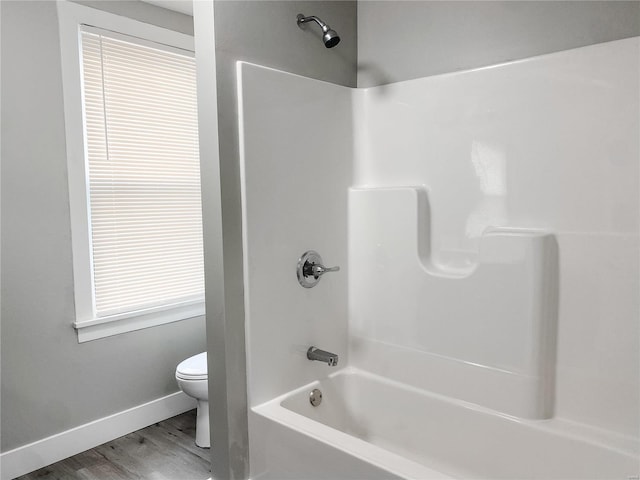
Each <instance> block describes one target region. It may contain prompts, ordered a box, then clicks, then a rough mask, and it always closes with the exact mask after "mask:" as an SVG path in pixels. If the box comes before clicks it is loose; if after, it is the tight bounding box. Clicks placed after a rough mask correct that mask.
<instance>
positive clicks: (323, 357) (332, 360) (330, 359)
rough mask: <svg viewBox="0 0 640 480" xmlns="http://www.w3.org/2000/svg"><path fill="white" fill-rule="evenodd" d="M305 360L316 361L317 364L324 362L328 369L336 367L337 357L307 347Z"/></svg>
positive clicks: (333, 354)
mask: <svg viewBox="0 0 640 480" xmlns="http://www.w3.org/2000/svg"><path fill="white" fill-rule="evenodd" d="M307 358H308V359H309V360H317V361H318V362H324V363H326V364H327V365H329V366H330V367H335V366H336V365H338V355H336V354H335V353H331V352H325V351H324V350H320V349H319V348H316V347H309V350H307Z"/></svg>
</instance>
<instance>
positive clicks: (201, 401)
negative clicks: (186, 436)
mask: <svg viewBox="0 0 640 480" xmlns="http://www.w3.org/2000/svg"><path fill="white" fill-rule="evenodd" d="M207 378H208V375H207V352H202V353H199V354H198V355H194V356H193V357H189V358H187V359H186V360H184V361H183V362H180V364H179V365H178V366H177V367H176V380H177V382H178V385H179V386H180V389H181V390H182V391H183V392H184V393H186V394H187V395H189V396H190V397H193V398H195V399H196V400H197V401H198V415H197V419H196V445H198V446H199V447H204V448H209V447H210V446H211V440H210V439H209V386H208V383H207Z"/></svg>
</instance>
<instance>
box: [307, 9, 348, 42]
mask: <svg viewBox="0 0 640 480" xmlns="http://www.w3.org/2000/svg"><path fill="white" fill-rule="evenodd" d="M307 22H316V23H317V24H318V25H319V26H320V28H321V29H322V41H323V42H324V46H325V47H327V48H333V47H335V46H336V45H337V44H338V43H340V36H339V35H338V32H336V31H335V30H332V29H331V28H330V27H329V25H327V24H326V23H324V22H323V21H322V20H320V19H319V18H318V17H316V16H314V15H312V16H310V17H305V16H304V15H303V14H301V13H299V14H298V26H299V27H300V28H303V25H304V24H305V23H307Z"/></svg>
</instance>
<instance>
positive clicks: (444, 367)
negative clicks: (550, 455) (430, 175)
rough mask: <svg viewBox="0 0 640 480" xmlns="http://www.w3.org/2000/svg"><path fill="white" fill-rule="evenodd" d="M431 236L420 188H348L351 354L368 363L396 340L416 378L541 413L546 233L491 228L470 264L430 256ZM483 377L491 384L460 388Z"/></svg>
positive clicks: (546, 396) (546, 390) (549, 353)
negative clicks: (457, 265)
mask: <svg viewBox="0 0 640 480" xmlns="http://www.w3.org/2000/svg"><path fill="white" fill-rule="evenodd" d="M430 244H431V220H430V208H429V201H428V194H427V191H426V190H425V189H423V188H420V187H393V188H352V189H350V192H349V265H350V268H349V272H350V278H349V282H350V283H349V289H350V290H349V297H350V311H351V316H352V318H351V325H350V326H351V333H352V337H353V339H354V340H353V349H352V350H353V352H351V353H352V359H353V360H354V362H356V363H357V362H362V363H363V365H362V366H363V367H365V368H366V367H367V366H368V367H371V365H374V364H375V363H376V359H375V358H373V357H376V351H377V349H378V350H379V349H380V348H386V349H389V348H392V349H393V350H394V352H395V353H394V357H393V358H395V359H396V361H397V362H399V363H402V362H403V361H404V360H406V363H407V365H406V366H405V367H403V368H401V369H397V371H399V372H401V374H402V375H403V376H406V377H407V378H409V379H413V380H415V381H413V382H409V383H414V384H416V386H420V387H425V388H426V387H428V388H429V389H432V390H435V391H436V392H437V393H442V394H447V395H452V396H455V397H456V398H461V399H462V400H467V401H472V402H474V403H479V404H481V405H484V406H487V407H489V408H493V409H496V410H499V411H502V412H504V413H508V414H511V415H516V416H520V417H524V418H549V417H550V416H551V414H552V410H553V377H554V370H555V338H556V333H555V332H556V317H557V291H558V289H557V276H558V261H557V243H556V240H555V237H554V235H552V234H549V233H546V232H540V231H534V230H526V229H503V228H494V229H490V230H488V231H487V232H486V233H485V234H484V235H483V236H482V238H481V239H480V242H479V245H480V246H479V252H478V256H477V265H476V266H475V268H473V269H472V270H470V271H469V272H464V273H460V272H451V271H448V270H446V269H443V268H441V267H439V266H438V265H437V264H436V263H435V262H433V261H432V255H431V248H430ZM383 346H384V347H383ZM403 351H406V352H407V353H406V355H404V357H405V358H404V360H403V354H402V353H401V352H403ZM378 353H380V352H378ZM385 355H386V358H389V355H388V352H386V354H385ZM365 357H371V358H365ZM409 357H410V358H411V360H410V361H409V360H408V359H409ZM364 364H366V365H364ZM381 368H382V367H381ZM412 369H413V370H415V372H412V371H411V370H412ZM426 372H429V375H428V377H430V378H424V377H423V375H424V374H425V373H426ZM439 375H447V376H451V377H453V378H450V379H449V378H448V379H447V380H446V381H442V379H439V378H437V377H438V376H439ZM485 377H486V379H487V382H488V383H489V384H490V385H491V388H475V389H470V388H468V387H469V386H470V385H477V384H478V379H482V378H485ZM489 380H490V381H489ZM403 381H406V379H404V378H403ZM507 392H509V393H508V394H509V397H510V398H506V399H505V398H504V395H505V394H506V393H507Z"/></svg>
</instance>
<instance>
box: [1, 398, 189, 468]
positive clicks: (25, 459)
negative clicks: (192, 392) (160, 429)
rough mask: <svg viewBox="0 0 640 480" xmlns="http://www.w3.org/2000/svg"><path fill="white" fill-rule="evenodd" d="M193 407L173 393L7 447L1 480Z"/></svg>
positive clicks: (49, 463) (45, 464)
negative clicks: (53, 433) (22, 443)
mask: <svg viewBox="0 0 640 480" xmlns="http://www.w3.org/2000/svg"><path fill="white" fill-rule="evenodd" d="M193 408H196V401H195V399H193V398H191V397H189V396H187V395H185V394H184V393H182V392H176V393H172V394H171V395H167V396H166V397H162V398H158V399H156V400H153V401H151V402H148V403H144V404H142V405H138V406H137V407H133V408H130V409H128V410H124V411H122V412H118V413H115V414H113V415H109V416H108V417H104V418H100V419H98V420H94V421H93V422H90V423H86V424H84V425H80V426H79V427H75V428H72V429H71V430H67V431H65V432H61V433H58V434H56V435H52V436H50V437H47V438H44V439H42V440H38V441H37V442H33V443H30V444H28V445H24V446H22V447H18V448H15V449H13V450H9V451H8V452H5V453H2V454H0V479H1V480H10V479H12V478H15V477H19V476H20V475H24V474H25V473H29V472H32V471H34V470H37V469H39V468H42V467H46V466H47V465H51V464H52V463H55V462H58V461H60V460H63V459H65V458H68V457H71V456H73V455H76V454H78V453H80V452H84V451H85V450H89V449H91V448H94V447H97V446H98V445H102V444H103V443H105V442H109V441H111V440H114V439H116V438H118V437H122V436H123V435H126V434H128V433H131V432H135V431H136V430H140V429H141V428H144V427H148V426H149V425H152V424H154V423H157V422H160V421H162V420H166V419H167V418H171V417H174V416H176V415H179V414H181V413H184V412H186V411H189V410H191V409H193Z"/></svg>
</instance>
